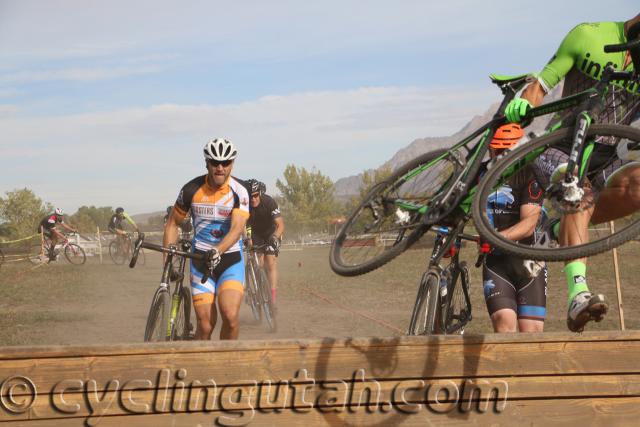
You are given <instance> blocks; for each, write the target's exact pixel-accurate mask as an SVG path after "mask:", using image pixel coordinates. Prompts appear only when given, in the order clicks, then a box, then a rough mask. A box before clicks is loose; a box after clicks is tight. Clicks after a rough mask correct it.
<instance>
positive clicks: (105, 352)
mask: <svg viewBox="0 0 640 427" xmlns="http://www.w3.org/2000/svg"><path fill="white" fill-rule="evenodd" d="M588 341H640V331H631V330H628V331H596V332H591V331H589V332H584V333H582V334H572V333H566V332H545V333H540V334H534V333H524V334H487V335H483V334H476V335H471V334H469V335H463V336H431V337H406V336H403V337H389V338H345V339H334V338H321V339H281V340H242V341H191V342H167V343H139V344H138V343H132V344H113V345H84V346H71V345H70V346H50V345H48V346H16V347H0V360H5V359H31V358H34V357H38V358H47V357H81V356H109V355H113V356H116V355H135V354H144V355H149V354H158V353H173V354H176V353H192V352H196V353H200V352H203V351H221V352H225V351H229V352H235V351H238V350H251V349H255V350H261V349H265V348H272V349H282V350H285V349H290V350H296V349H298V348H309V349H311V348H314V347H316V348H320V347H326V346H328V345H331V346H333V347H340V346H345V345H353V346H360V347H364V346H366V347H374V346H382V347H386V346H389V345H391V346H394V347H403V346H419V347H423V346H425V345H436V346H440V347H442V346H458V347H459V346H460V345H462V344H463V345H465V346H471V345H474V344H507V343H520V344H524V343H541V342H544V343H550V342H588Z"/></svg>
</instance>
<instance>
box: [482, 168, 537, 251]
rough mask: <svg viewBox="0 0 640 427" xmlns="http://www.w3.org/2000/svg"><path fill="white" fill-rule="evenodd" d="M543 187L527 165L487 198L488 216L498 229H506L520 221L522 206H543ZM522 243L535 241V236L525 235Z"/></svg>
mask: <svg viewBox="0 0 640 427" xmlns="http://www.w3.org/2000/svg"><path fill="white" fill-rule="evenodd" d="M542 202H543V197H542V187H541V186H540V184H539V183H538V180H537V179H536V177H535V175H534V173H533V169H532V168H531V167H526V168H524V169H521V170H520V171H518V172H517V173H516V174H514V175H513V176H512V177H511V178H510V179H509V181H508V182H507V183H506V184H505V185H502V186H501V187H498V188H497V189H496V190H495V191H494V192H492V193H491V195H490V196H489V197H488V199H487V216H488V218H489V221H491V224H493V226H494V227H495V228H496V229H497V230H498V231H502V230H505V229H507V228H509V227H511V226H513V225H515V224H517V223H518V222H520V219H521V218H520V207H521V206H522V205H526V204H534V205H538V206H542ZM520 242H521V243H525V244H527V243H533V236H529V237H525V238H523V239H521V240H520Z"/></svg>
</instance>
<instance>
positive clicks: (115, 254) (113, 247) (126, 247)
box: [109, 233, 146, 265]
mask: <svg viewBox="0 0 640 427" xmlns="http://www.w3.org/2000/svg"><path fill="white" fill-rule="evenodd" d="M132 248H133V242H132V240H131V234H129V233H127V234H125V235H116V237H115V238H114V239H113V240H112V241H111V242H110V243H109V256H110V257H111V260H112V261H113V263H114V264H118V265H121V264H124V263H125V262H126V261H131V256H132V255H133V253H132ZM138 262H139V263H140V264H142V265H144V264H145V262H146V258H145V255H144V251H143V250H142V249H141V250H140V253H139V255H138Z"/></svg>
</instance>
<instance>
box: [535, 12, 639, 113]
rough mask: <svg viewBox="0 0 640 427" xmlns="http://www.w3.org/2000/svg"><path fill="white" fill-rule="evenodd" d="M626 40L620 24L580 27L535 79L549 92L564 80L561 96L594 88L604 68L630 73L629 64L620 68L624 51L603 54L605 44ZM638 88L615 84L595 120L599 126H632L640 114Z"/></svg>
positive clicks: (570, 33)
mask: <svg viewBox="0 0 640 427" xmlns="http://www.w3.org/2000/svg"><path fill="white" fill-rule="evenodd" d="M626 41H627V38H626V36H625V34H624V23H623V22H595V23H583V24H580V25H578V26H576V27H575V28H574V29H572V30H571V31H570V32H569V33H568V34H567V35H566V37H565V38H564V40H562V43H561V44H560V47H558V50H557V51H556V53H555V54H554V55H553V57H552V58H551V60H550V61H549V63H548V64H547V65H546V66H545V67H544V69H543V70H542V72H541V73H540V75H539V79H538V80H539V82H540V84H541V85H542V86H543V88H544V89H545V91H546V92H547V93H549V91H550V90H551V89H552V88H553V87H555V86H556V85H557V84H558V83H559V82H560V81H561V80H562V79H563V78H564V80H565V81H564V87H563V89H562V96H568V95H571V94H574V93H577V92H580V91H583V90H586V89H588V88H590V87H593V86H594V85H595V83H596V81H597V80H599V79H600V77H601V75H602V71H603V70H604V68H605V67H606V66H607V65H612V66H613V67H614V68H615V69H616V70H621V71H632V70H633V64H632V63H630V64H629V65H628V66H627V67H626V68H623V66H624V60H625V55H626V53H625V52H616V53H605V52H604V46H605V45H608V44H620V43H625V42H626ZM638 89H639V85H638V83H637V82H616V83H615V84H614V87H613V88H612V90H611V91H610V94H609V96H608V98H607V101H606V105H605V108H604V110H603V111H602V113H601V114H600V116H599V117H597V118H596V120H597V121H598V122H601V123H625V124H629V123H631V122H632V121H633V120H634V118H635V117H636V115H637V114H638V111H640V96H638V95H639V94H638ZM554 121H555V120H554Z"/></svg>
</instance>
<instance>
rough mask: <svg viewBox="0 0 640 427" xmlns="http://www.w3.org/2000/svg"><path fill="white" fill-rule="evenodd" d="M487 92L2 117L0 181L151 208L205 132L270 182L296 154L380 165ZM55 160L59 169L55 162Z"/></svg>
mask: <svg viewBox="0 0 640 427" xmlns="http://www.w3.org/2000/svg"><path fill="white" fill-rule="evenodd" d="M489 89H491V88H489ZM494 100H495V97H492V92H487V91H475V90H472V89H470V88H467V87H450V88H417V87H406V88H402V87H376V88H361V89H356V90H349V91H326V92H307V93H298V94H293V95H289V96H268V97H263V98H260V99H257V100H254V101H251V102H244V103H239V104H229V105H174V104H163V105H157V106H152V107H149V108H139V109H123V110H118V111H111V112H103V113H88V114H76V115H71V116H60V117H36V118H24V117H8V118H7V117H5V118H3V117H1V116H0V127H1V128H2V129H3V139H2V142H0V149H1V150H2V152H3V156H2V159H1V160H0V182H2V187H3V188H4V189H12V188H15V187H20V186H24V185H27V186H31V185H35V186H43V188H42V191H44V192H48V193H50V192H54V191H55V190H54V189H55V188H57V189H62V188H68V187H69V186H72V187H73V188H75V189H76V190H78V197H79V198H85V199H84V200H85V201H84V202H78V203H91V204H98V205H100V204H103V205H104V204H109V203H117V202H118V200H122V202H121V203H125V200H126V201H127V203H129V204H131V205H136V204H138V205H144V206H146V207H147V208H149V207H151V208H153V206H161V205H162V204H164V203H165V201H166V199H168V198H169V199H170V198H172V197H174V196H175V192H176V191H177V190H178V187H179V185H181V184H182V183H184V182H186V180H187V179H188V178H189V177H193V176H195V175H197V174H199V173H202V171H203V169H202V166H203V162H202V158H201V152H200V151H201V147H202V146H203V145H204V142H205V141H206V140H207V139H208V138H209V137H212V136H225V137H228V138H230V139H231V140H233V141H234V142H235V143H236V144H237V146H238V149H239V152H240V156H239V158H238V164H237V165H236V173H237V174H238V175H239V176H244V177H248V176H257V177H260V178H262V179H264V180H266V181H267V182H268V183H270V184H271V185H272V184H273V182H275V179H276V178H277V177H280V176H281V174H282V171H283V170H284V167H285V166H286V165H287V164H288V163H293V164H296V165H297V166H304V167H314V166H315V167H317V168H318V169H320V170H321V171H322V172H323V173H325V174H328V175H330V176H331V177H333V178H334V179H337V178H340V177H342V176H346V175H350V174H353V173H357V172H359V171H361V170H364V169H366V168H369V167H374V166H377V165H380V164H382V163H383V162H384V161H386V160H387V159H388V158H389V157H391V155H393V154H394V153H395V151H397V150H398V149H400V148H402V147H404V146H405V145H407V144H408V143H409V142H411V141H412V140H413V139H415V138H421V137H424V136H428V135H431V136H437V135H447V134H450V133H452V132H454V131H456V130H458V129H459V128H460V127H461V126H462V125H463V124H464V123H465V122H466V121H467V120H468V118H469V117H471V116H473V115H474V114H476V113H480V112H483V111H484V109H485V108H486V107H487V106H488V105H489V104H490V103H491V102H492V101H494ZM60 165H67V166H68V168H65V169H64V171H63V172H61V170H60ZM36 191H37V190H36ZM60 191H62V190H60ZM143 194H144V198H143V199H141V195H143ZM65 197H72V196H71V195H67V196H65ZM86 199H91V200H86ZM102 200H105V201H102ZM140 209H142V210H144V209H143V207H142V206H141V207H140Z"/></svg>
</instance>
